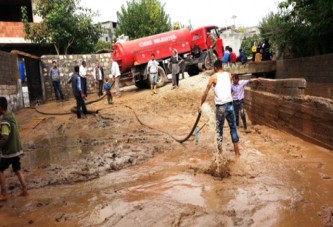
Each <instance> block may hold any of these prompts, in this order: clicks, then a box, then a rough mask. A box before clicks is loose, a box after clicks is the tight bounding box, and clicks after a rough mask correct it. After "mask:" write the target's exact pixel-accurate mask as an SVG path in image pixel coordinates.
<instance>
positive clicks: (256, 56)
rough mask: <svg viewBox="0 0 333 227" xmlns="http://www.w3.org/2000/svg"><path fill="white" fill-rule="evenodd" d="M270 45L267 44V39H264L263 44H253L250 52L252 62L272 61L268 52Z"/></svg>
mask: <svg viewBox="0 0 333 227" xmlns="http://www.w3.org/2000/svg"><path fill="white" fill-rule="evenodd" d="M270 47H271V45H270V44H269V41H268V39H267V38H266V39H264V42H256V41H255V42H253V45H252V47H251V51H252V61H253V62H260V61H269V60H272V57H273V56H272V54H271V52H270Z"/></svg>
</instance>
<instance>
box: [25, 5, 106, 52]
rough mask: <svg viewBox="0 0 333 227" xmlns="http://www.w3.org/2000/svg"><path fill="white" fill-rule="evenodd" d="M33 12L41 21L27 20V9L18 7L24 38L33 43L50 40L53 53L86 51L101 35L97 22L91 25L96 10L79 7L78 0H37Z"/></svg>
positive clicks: (89, 49)
mask: <svg viewBox="0 0 333 227" xmlns="http://www.w3.org/2000/svg"><path fill="white" fill-rule="evenodd" d="M35 2H36V9H35V10H34V13H35V14H37V15H39V16H40V17H42V18H43V21H42V22H41V23H36V24H30V23H28V19H27V18H28V17H27V11H26V8H25V7H22V8H21V11H22V18H23V19H22V22H23V23H24V30H25V33H26V38H27V39H30V40H31V41H33V42H35V43H40V44H50V43H51V44H53V46H54V48H55V51H56V53H57V54H69V53H75V54H80V53H89V52H92V51H93V50H94V45H95V43H96V42H97V40H98V38H99V37H100V35H101V32H102V30H101V26H99V25H97V26H96V25H93V23H92V17H93V16H95V15H96V14H95V13H93V12H92V11H91V10H89V9H85V8H82V7H79V6H78V5H79V2H80V1H79V0H57V1H54V0H37V1H35Z"/></svg>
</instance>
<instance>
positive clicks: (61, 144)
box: [0, 75, 333, 226]
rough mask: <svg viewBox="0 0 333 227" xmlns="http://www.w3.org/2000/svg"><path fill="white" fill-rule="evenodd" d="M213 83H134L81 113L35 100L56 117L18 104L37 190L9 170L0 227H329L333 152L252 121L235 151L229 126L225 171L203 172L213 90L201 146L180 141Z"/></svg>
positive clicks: (209, 153)
mask: <svg viewBox="0 0 333 227" xmlns="http://www.w3.org/2000/svg"><path fill="white" fill-rule="evenodd" d="M206 83H207V77H206V76H204V75H199V76H196V77H191V78H188V79H185V80H181V81H180V88H179V89H177V90H171V89H170V88H171V87H170V85H167V86H165V87H163V88H161V89H159V90H158V94H157V95H151V93H150V91H149V90H137V89H135V88H133V87H129V88H126V89H125V90H124V91H123V95H122V97H120V98H115V100H114V104H113V105H108V104H107V101H106V100H105V99H104V100H102V101H100V102H97V103H94V104H92V105H89V106H88V107H89V109H90V110H97V109H100V111H99V113H98V114H96V115H89V116H87V118H84V119H80V120H78V119H76V116H75V115H73V114H67V115H60V114H61V113H65V112H68V111H69V109H70V108H71V107H72V106H73V105H74V100H70V101H67V102H64V103H48V104H45V105H41V106H38V110H39V111H42V112H46V113H53V114H55V113H57V114H58V115H43V114H39V113H37V112H36V111H35V110H34V109H24V110H21V111H20V112H18V113H17V114H16V115H17V118H18V121H19V123H20V125H21V136H22V140H23V143H24V146H25V150H26V153H25V156H24V157H23V166H24V170H25V171H24V172H25V175H26V179H27V181H28V184H29V188H30V189H31V190H30V193H31V195H30V196H29V197H28V198H19V197H17V194H18V193H19V188H18V182H17V179H16V178H15V176H14V175H13V174H12V173H11V172H10V171H7V172H6V175H7V176H8V184H9V188H10V192H11V195H10V198H9V200H8V201H7V202H5V203H2V204H0V226H28V225H32V226H333V190H332V188H333V165H332V163H333V153H332V151H329V150H326V149H324V148H321V147H318V146H315V145H313V144H310V143H307V142H305V141H303V140H301V139H298V138H296V137H293V136H290V135H288V134H286V133H283V132H279V131H276V130H274V129H271V128H268V127H265V126H262V125H251V124H250V132H245V131H244V130H243V129H242V128H240V129H239V135H240V148H241V157H240V158H236V157H235V155H234V152H233V146H232V143H231V141H230V135H229V130H228V128H225V129H224V132H225V137H224V141H223V149H224V155H225V157H226V158H228V159H229V160H230V162H231V164H230V177H228V178H225V179H219V178H215V177H213V176H211V175H209V174H205V171H206V170H207V168H208V167H209V165H210V164H211V162H212V159H213V156H214V155H213V154H214V152H215V150H216V146H215V131H214V124H215V123H214V109H213V107H214V105H213V97H212V92H211V93H210V96H209V101H208V103H207V105H205V107H204V108H203V109H204V111H203V116H202V118H201V120H200V122H199V128H200V131H199V140H198V143H196V142H195V139H194V137H191V138H190V140H189V141H186V142H185V143H183V144H180V143H178V142H176V141H175V140H174V139H173V137H175V138H183V137H185V136H186V135H187V134H188V133H189V131H190V129H191V127H192V125H193V123H194V121H195V119H196V116H197V112H198V104H199V100H200V97H201V94H202V91H203V88H204V87H205V85H206ZM96 98H97V96H95V95H90V96H89V97H88V100H93V99H96ZM263 111H264V110H263ZM138 119H139V120H140V121H139V120H138Z"/></svg>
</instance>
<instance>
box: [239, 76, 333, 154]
mask: <svg viewBox="0 0 333 227" xmlns="http://www.w3.org/2000/svg"><path fill="white" fill-rule="evenodd" d="M306 85H307V83H306V82H305V80H304V79H277V80H267V79H263V80H262V81H261V82H260V84H256V83H253V84H252V85H250V86H249V87H247V88H246V91H245V103H246V111H247V115H248V117H249V119H250V120H251V121H252V123H253V124H263V125H267V126H270V127H273V128H276V129H278V130H282V131H285V132H287V133H290V134H293V135H296V136H299V137H301V138H303V139H306V140H308V141H310V142H313V143H316V144H319V145H321V146H324V147H327V148H329V149H333V137H332V135H333V100H332V99H329V98H322V97H315V96H308V95H304V94H306V89H307V87H306Z"/></svg>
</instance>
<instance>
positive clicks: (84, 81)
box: [79, 61, 88, 97]
mask: <svg viewBox="0 0 333 227" xmlns="http://www.w3.org/2000/svg"><path fill="white" fill-rule="evenodd" d="M79 73H80V77H81V89H82V92H83V94H84V95H85V97H87V96H88V94H87V63H86V61H82V64H81V65H80V72H79Z"/></svg>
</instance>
